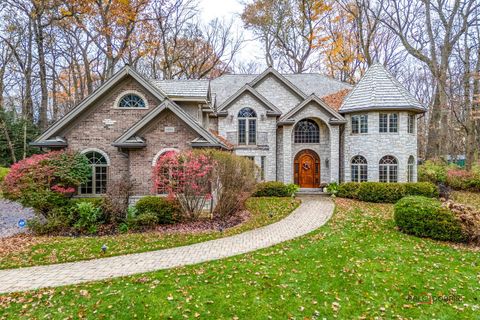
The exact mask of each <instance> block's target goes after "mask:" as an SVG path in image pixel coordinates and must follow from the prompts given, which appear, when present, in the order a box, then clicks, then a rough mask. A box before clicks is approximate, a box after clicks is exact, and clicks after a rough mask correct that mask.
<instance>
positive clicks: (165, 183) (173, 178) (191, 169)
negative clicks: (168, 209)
mask: <svg viewBox="0 0 480 320" xmlns="http://www.w3.org/2000/svg"><path fill="white" fill-rule="evenodd" d="M215 165H216V162H215V161H214V160H213V159H211V158H210V157H208V156H207V155H206V154H202V153H194V152H191V151H188V152H180V153H175V152H171V153H167V154H165V155H164V156H162V157H160V158H159V159H158V160H157V163H156V165H155V167H154V169H153V179H152V180H153V181H154V191H155V192H157V190H159V189H161V190H165V191H166V192H167V193H168V194H169V195H170V196H173V197H175V198H176V199H177V200H178V202H179V203H180V208H181V211H182V213H183V215H184V216H185V217H186V218H188V219H195V218H198V217H199V215H200V214H201V212H202V211H203V208H204V207H205V204H206V202H207V200H209V199H211V197H212V194H211V191H212V190H211V189H212V181H213V174H212V173H213V168H214V166H215Z"/></svg>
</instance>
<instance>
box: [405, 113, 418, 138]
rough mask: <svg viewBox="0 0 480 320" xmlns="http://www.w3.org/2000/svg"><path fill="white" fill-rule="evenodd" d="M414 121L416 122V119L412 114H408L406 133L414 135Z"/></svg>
mask: <svg viewBox="0 0 480 320" xmlns="http://www.w3.org/2000/svg"><path fill="white" fill-rule="evenodd" d="M415 120H416V117H415V115H414V114H409V115H408V126H407V127H408V133H412V134H413V133H415V127H416V125H415Z"/></svg>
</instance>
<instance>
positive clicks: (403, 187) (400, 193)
mask: <svg viewBox="0 0 480 320" xmlns="http://www.w3.org/2000/svg"><path fill="white" fill-rule="evenodd" d="M337 195H338V196H339V197H342V198H350V199H358V200H361V201H367V202H387V203H394V202H397V201H398V200H400V199H401V198H403V197H404V196H413V195H418V196H425V197H438V189H437V187H436V186H435V185H434V184H432V183H429V182H415V183H413V182H411V183H384V182H360V183H359V182H347V183H342V184H341V185H340V186H339V187H338V193H337Z"/></svg>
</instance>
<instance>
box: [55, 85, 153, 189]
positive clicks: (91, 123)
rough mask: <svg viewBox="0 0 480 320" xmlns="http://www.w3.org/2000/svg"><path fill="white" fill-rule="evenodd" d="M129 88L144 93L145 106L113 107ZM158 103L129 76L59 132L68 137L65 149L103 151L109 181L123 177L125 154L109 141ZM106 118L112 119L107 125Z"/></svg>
mask: <svg viewBox="0 0 480 320" xmlns="http://www.w3.org/2000/svg"><path fill="white" fill-rule="evenodd" d="M128 90H136V91H138V92H140V93H141V94H143V95H144V96H145V97H146V99H147V104H148V109H138V110H132V109H124V110H121V109H116V108H115V105H114V104H115V101H116V99H117V98H118V97H119V96H120V95H122V94H124V93H125V91H128ZM159 103H160V101H159V100H158V99H156V98H155V97H154V96H153V95H151V94H149V93H148V91H147V90H145V88H143V87H142V86H141V85H140V84H139V83H138V82H136V81H135V80H134V79H133V78H130V77H129V78H126V79H125V80H124V81H122V82H121V83H119V84H118V85H117V86H116V87H115V88H113V89H112V90H111V91H110V92H108V93H107V94H105V95H104V96H103V97H102V98H100V99H99V100H98V101H97V102H96V103H95V104H93V105H92V106H90V107H89V108H88V109H87V110H85V111H84V112H83V113H82V114H81V115H80V116H78V117H77V118H76V119H75V121H74V122H73V123H71V124H69V125H68V127H67V128H66V129H65V130H64V132H63V133H61V134H60V135H63V136H64V137H65V138H66V139H67V141H68V144H69V146H68V148H69V149H71V150H76V151H82V150H85V149H89V148H96V149H100V150H102V151H103V152H104V153H106V154H107V156H108V157H109V159H110V167H109V169H108V174H109V179H110V181H115V180H119V179H124V177H125V176H127V177H128V175H129V172H128V157H127V156H126V155H125V154H122V153H121V152H119V151H118V149H117V148H116V147H113V146H112V145H111V144H112V142H113V141H114V140H115V139H117V138H118V137H119V136H121V135H122V134H123V133H124V132H125V131H126V130H127V129H128V128H130V127H131V126H132V125H133V124H134V123H136V122H137V121H138V120H139V119H141V118H142V117H143V116H145V115H146V114H147V113H148V112H149V111H151V110H152V109H153V108H154V107H155V106H157V105H158V104H159ZM107 119H109V120H113V121H115V123H114V124H113V125H112V126H111V127H108V128H107V127H105V124H104V120H107Z"/></svg>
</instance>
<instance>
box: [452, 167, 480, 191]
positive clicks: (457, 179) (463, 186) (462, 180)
mask: <svg viewBox="0 0 480 320" xmlns="http://www.w3.org/2000/svg"><path fill="white" fill-rule="evenodd" d="M447 185H448V186H450V187H451V188H453V189H456V190H470V191H480V173H478V172H476V171H473V170H472V171H466V170H462V169H452V170H448V171H447Z"/></svg>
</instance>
